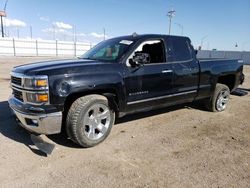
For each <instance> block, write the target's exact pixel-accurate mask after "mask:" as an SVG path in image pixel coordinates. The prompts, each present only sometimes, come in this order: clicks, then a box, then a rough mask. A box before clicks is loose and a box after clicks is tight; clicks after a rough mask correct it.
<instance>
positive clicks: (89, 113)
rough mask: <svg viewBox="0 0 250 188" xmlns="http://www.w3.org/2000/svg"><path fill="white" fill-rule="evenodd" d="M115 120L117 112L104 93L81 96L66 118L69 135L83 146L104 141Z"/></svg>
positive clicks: (91, 145) (90, 145)
mask: <svg viewBox="0 0 250 188" xmlns="http://www.w3.org/2000/svg"><path fill="white" fill-rule="evenodd" d="M114 121H115V112H114V111H113V110H112V109H111V108H110V107H109V103H108V99H107V98H106V97H104V96H102V95H87V96H84V97H80V98H78V99H77V100H75V101H74V102H73V104H72V105H71V107H70V109H69V111H68V114H67V118H66V132H67V135H68V137H69V138H70V139H71V140H72V141H73V142H75V143H77V144H79V145H80V146H82V147H93V146H95V145H97V144H99V143H101V142H102V141H104V140H105V139H106V138H107V136H108V135H109V133H110V131H111V129H112V126H113V124H114Z"/></svg>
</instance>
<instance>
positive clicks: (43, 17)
mask: <svg viewBox="0 0 250 188" xmlns="http://www.w3.org/2000/svg"><path fill="white" fill-rule="evenodd" d="M39 19H40V20H41V21H44V22H49V21H50V19H49V17H48V16H40V17H39Z"/></svg>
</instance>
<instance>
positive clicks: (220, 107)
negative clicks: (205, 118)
mask: <svg viewBox="0 0 250 188" xmlns="http://www.w3.org/2000/svg"><path fill="white" fill-rule="evenodd" d="M229 97H230V90H229V88H228V87H227V86H226V85H224V84H216V87H215V91H214V94H213V96H212V97H211V98H210V99H209V100H207V101H206V102H205V104H206V107H207V109H208V110H210V111H212V112H222V111H224V110H225V109H226V107H227V105H228V102H229Z"/></svg>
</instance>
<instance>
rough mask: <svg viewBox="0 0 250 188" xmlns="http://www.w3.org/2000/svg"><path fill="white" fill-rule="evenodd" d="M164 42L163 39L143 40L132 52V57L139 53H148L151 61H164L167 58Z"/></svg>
mask: <svg viewBox="0 0 250 188" xmlns="http://www.w3.org/2000/svg"><path fill="white" fill-rule="evenodd" d="M164 48H165V47H164V42H163V41H162V40H148V41H144V42H142V43H141V44H140V45H139V46H138V47H137V48H136V50H135V51H134V52H133V53H132V54H131V56H130V58H132V57H133V56H134V54H137V53H146V54H148V56H149V64H150V63H163V62H166V60H165V49H164Z"/></svg>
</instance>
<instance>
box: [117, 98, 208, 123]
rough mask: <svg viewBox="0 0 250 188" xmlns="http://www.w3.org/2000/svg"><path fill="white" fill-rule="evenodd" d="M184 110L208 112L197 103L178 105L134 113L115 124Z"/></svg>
mask: <svg viewBox="0 0 250 188" xmlns="http://www.w3.org/2000/svg"><path fill="white" fill-rule="evenodd" d="M184 108H187V109H196V110H201V111H208V110H207V109H206V108H205V106H204V105H202V104H200V103H198V102H195V103H186V104H180V105H175V106H170V107H165V108H160V109H156V110H151V111H147V112H139V113H135V114H130V115H127V116H124V117H122V118H119V119H117V120H116V123H115V124H116V125H119V124H122V123H126V122H129V121H134V120H138V119H142V118H146V117H151V116H155V115H160V114H165V113H168V112H172V111H177V110H181V109H184Z"/></svg>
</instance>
